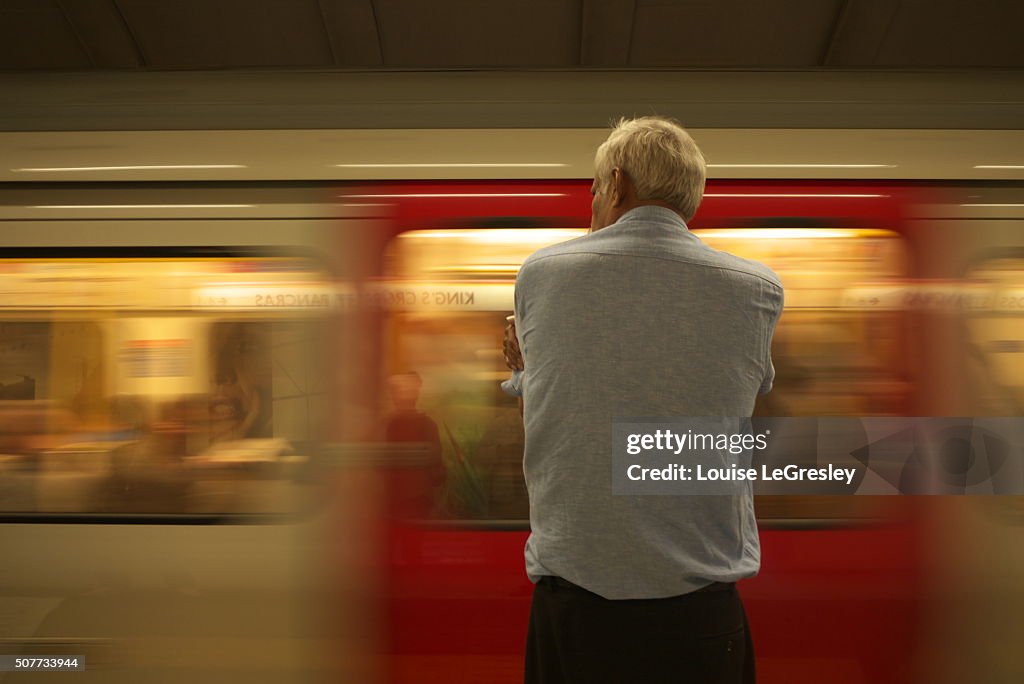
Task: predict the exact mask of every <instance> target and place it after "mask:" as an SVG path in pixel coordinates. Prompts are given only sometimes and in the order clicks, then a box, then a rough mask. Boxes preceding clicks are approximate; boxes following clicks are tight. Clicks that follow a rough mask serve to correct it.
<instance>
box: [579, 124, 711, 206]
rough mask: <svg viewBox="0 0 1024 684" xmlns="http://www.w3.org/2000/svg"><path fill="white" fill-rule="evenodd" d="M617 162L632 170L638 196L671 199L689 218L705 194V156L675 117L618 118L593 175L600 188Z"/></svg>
mask: <svg viewBox="0 0 1024 684" xmlns="http://www.w3.org/2000/svg"><path fill="white" fill-rule="evenodd" d="M615 167H618V168H620V169H622V170H623V171H625V172H626V173H627V174H628V175H629V178H630V180H631V181H632V182H633V187H634V188H636V193H637V197H638V198H639V199H642V200H661V201H663V202H667V203H668V204H669V205H671V206H672V207H674V208H675V209H677V210H678V211H679V213H680V214H682V216H683V218H684V219H686V220H687V221H689V220H690V219H691V218H693V215H694V214H695V213H696V212H697V207H698V206H700V201H701V199H702V198H703V197H704V179H705V175H706V174H705V170H704V155H702V154H701V153H700V149H698V148H697V143H695V142H694V141H693V138H691V137H690V134H689V133H687V132H686V130H685V129H684V128H683V127H682V125H681V124H680V123H679V122H678V121H676V120H675V119H668V118H664V117H660V116H644V117H640V118H637V119H625V118H623V119H619V122H618V123H616V124H615V126H614V127H613V129H612V132H611V134H610V135H609V136H608V139H607V140H605V141H604V142H603V143H602V144H601V146H600V147H598V148H597V156H596V157H595V159H594V178H595V179H597V182H598V185H599V186H600V187H603V186H605V185H606V184H607V183H608V180H609V179H610V177H611V172H612V169H614V168H615Z"/></svg>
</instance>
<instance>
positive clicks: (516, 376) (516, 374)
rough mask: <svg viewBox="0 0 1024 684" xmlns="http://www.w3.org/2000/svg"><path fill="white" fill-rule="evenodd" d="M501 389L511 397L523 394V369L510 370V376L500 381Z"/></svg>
mask: <svg viewBox="0 0 1024 684" xmlns="http://www.w3.org/2000/svg"><path fill="white" fill-rule="evenodd" d="M501 389H502V391H504V392H505V394H509V395H512V396H513V397H521V396H523V371H512V377H510V378H509V379H508V380H506V381H505V382H503V383H501Z"/></svg>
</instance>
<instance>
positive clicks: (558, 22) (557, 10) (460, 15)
mask: <svg viewBox="0 0 1024 684" xmlns="http://www.w3.org/2000/svg"><path fill="white" fill-rule="evenodd" d="M374 5H375V6H376V10H377V20H378V22H379V26H380V30H381V44H382V47H383V51H384V64H385V65H386V66H390V67H428V68H429V67H480V68H486V67H567V66H577V65H578V64H579V56H580V13H581V8H582V0H518V1H516V2H509V1H508V0H432V1H431V2H422V1H421V0H376V1H375V2H374Z"/></svg>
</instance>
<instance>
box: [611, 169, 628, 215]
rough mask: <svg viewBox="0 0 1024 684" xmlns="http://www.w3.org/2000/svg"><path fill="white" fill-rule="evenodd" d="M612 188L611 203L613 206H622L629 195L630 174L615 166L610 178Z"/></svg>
mask: <svg viewBox="0 0 1024 684" xmlns="http://www.w3.org/2000/svg"><path fill="white" fill-rule="evenodd" d="M608 185H609V186H610V188H609V189H610V190H611V203H612V206H613V207H621V206H622V205H623V204H625V202H626V198H627V197H628V196H629V176H627V175H626V172H625V171H623V170H622V169H620V168H619V167H617V166H616V167H615V168H614V169H612V176H611V178H610V179H609V180H608Z"/></svg>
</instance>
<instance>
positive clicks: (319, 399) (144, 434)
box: [0, 257, 332, 520]
mask: <svg viewBox="0 0 1024 684" xmlns="http://www.w3.org/2000/svg"><path fill="white" fill-rule="evenodd" d="M331 292H332V291H331V289H330V287H329V286H328V285H327V284H326V280H325V278H324V276H323V274H322V273H320V272H319V271H318V269H316V268H315V267H313V266H312V265H311V264H309V263H307V262H305V261H302V260H295V259H283V258H272V257H264V258H250V259H229V258H216V259H209V258H204V259H99V260H96V259H61V260H45V259H26V260H0V444H2V447H0V514H8V515H11V514H18V515H32V516H40V515H42V516H46V515H51V514H61V515H68V514H110V515H113V516H114V518H113V519H115V520H116V519H117V516H118V515H132V514H162V515H170V516H176V515H237V514H252V513H274V514H277V513H291V512H295V511H297V510H300V509H301V508H302V507H303V506H304V505H305V503H306V502H307V501H308V496H307V495H306V492H305V491H304V489H305V485H302V484H299V482H301V481H302V478H299V477H297V474H298V473H300V472H304V471H303V468H304V467H305V464H306V463H307V459H308V457H309V449H310V447H311V445H312V444H313V443H314V442H315V441H316V440H318V439H320V437H321V436H322V435H321V432H322V426H323V424H324V419H325V417H326V396H327V389H326V387H324V386H323V382H324V378H325V373H324V372H323V370H322V364H323V360H324V358H325V355H326V344H325V341H324V335H325V331H324V325H323V324H322V320H323V314H324V312H325V310H326V309H329V308H330V307H331V304H332V297H331Z"/></svg>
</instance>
